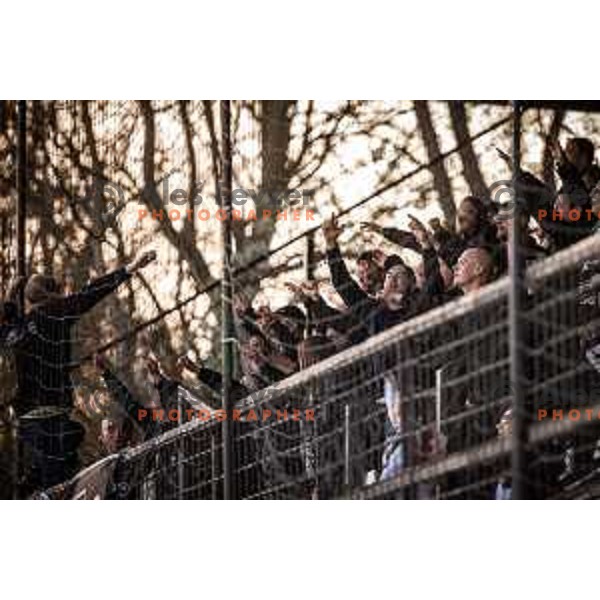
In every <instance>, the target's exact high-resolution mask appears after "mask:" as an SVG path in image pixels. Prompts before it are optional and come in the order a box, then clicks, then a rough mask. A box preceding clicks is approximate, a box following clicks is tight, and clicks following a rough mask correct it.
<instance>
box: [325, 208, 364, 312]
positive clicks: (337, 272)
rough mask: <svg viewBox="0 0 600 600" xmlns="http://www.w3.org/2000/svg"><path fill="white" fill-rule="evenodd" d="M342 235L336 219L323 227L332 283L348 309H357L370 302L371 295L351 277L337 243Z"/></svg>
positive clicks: (333, 218) (332, 219) (332, 218)
mask: <svg viewBox="0 0 600 600" xmlns="http://www.w3.org/2000/svg"><path fill="white" fill-rule="evenodd" d="M340 233H341V229H340V228H339V227H338V224H337V221H336V219H335V217H331V220H330V221H328V222H326V223H325V224H324V225H323V235H324V236H325V244H326V248H327V264H328V265H329V272H330V274H331V281H332V282H333V286H334V287H335V289H336V291H337V293H338V294H339V295H340V297H341V298H342V300H343V301H344V303H345V304H346V306H347V307H348V308H355V307H357V306H360V305H361V304H363V303H365V302H367V301H369V295H368V294H367V293H366V292H365V291H364V290H363V289H361V287H360V286H359V285H358V283H356V281H355V280H354V279H353V278H352V276H351V275H350V272H349V271H348V267H347V266H346V263H345V262H344V259H343V257H342V253H341V252H340V248H339V246H338V243H337V238H338V236H339V234H340Z"/></svg>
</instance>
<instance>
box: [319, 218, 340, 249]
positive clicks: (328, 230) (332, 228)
mask: <svg viewBox="0 0 600 600" xmlns="http://www.w3.org/2000/svg"><path fill="white" fill-rule="evenodd" d="M340 233H342V228H341V227H340V226H339V225H338V222H337V218H336V216H335V215H332V216H331V219H329V221H325V223H323V235H324V236H325V243H326V244H327V247H328V248H331V247H332V246H335V244H336V243H337V239H338V237H339V235H340Z"/></svg>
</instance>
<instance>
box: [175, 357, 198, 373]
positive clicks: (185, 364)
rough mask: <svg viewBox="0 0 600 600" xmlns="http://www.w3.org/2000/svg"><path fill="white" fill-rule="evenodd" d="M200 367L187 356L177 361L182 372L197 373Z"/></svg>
mask: <svg viewBox="0 0 600 600" xmlns="http://www.w3.org/2000/svg"><path fill="white" fill-rule="evenodd" d="M199 368H200V365H198V364H196V363H195V362H194V361H193V360H192V359H191V358H190V357H189V356H187V354H184V355H183V356H181V357H179V359H178V360H177V369H178V370H180V371H185V370H188V371H197V370H198V369H199Z"/></svg>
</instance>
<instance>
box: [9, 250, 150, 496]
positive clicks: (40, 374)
mask: <svg viewBox="0 0 600 600" xmlns="http://www.w3.org/2000/svg"><path fill="white" fill-rule="evenodd" d="M155 258H156V255H155V253H154V252H148V253H145V254H143V255H142V256H140V258H138V259H137V260H136V261H134V262H133V263H132V264H131V265H129V266H128V267H122V268H120V269H118V270H116V271H114V272H112V273H109V274H108V275H104V276H102V277H100V278H98V279H96V280H94V281H92V282H91V283H89V284H88V285H86V286H84V287H83V288H82V289H81V290H80V291H79V292H76V293H72V294H64V293H62V292H61V290H60V288H59V284H58V282H57V281H56V280H55V279H54V278H52V277H49V276H44V275H32V276H31V277H30V278H29V280H28V281H27V284H26V286H25V300H26V304H27V311H26V314H25V317H24V324H25V327H26V328H27V336H26V339H25V341H24V343H23V344H22V345H20V346H19V347H18V348H17V350H16V353H15V354H16V370H17V395H16V400H15V409H16V412H17V415H18V417H19V443H20V446H21V448H22V453H21V454H20V455H21V457H22V460H21V467H22V474H21V476H22V494H23V495H28V494H30V493H31V492H32V491H34V490H36V489H41V488H46V487H50V486H53V485H55V484H57V483H60V482H62V481H65V480H66V479H68V478H69V477H71V476H72V475H73V474H74V473H75V472H76V471H77V468H78V453H77V450H78V447H79V445H80V444H81V442H82V440H83V437H84V434H85V431H84V428H83V426H82V425H81V424H80V423H78V422H76V421H73V420H72V419H71V417H70V413H71V410H72V409H73V382H72V380H71V373H70V371H71V368H72V366H73V365H72V358H71V355H72V343H71V334H72V330H73V327H74V326H75V325H76V324H77V322H78V321H79V319H80V318H81V317H82V316H83V315H85V314H86V313H88V312H89V311H90V310H92V309H93V308H94V307H95V306H96V305H97V304H98V303H99V302H100V301H101V300H103V299H104V298H106V297H107V296H109V295H110V294H111V293H113V292H114V291H116V290H117V289H118V288H119V286H121V285H122V284H123V283H125V282H126V281H128V280H129V279H130V278H131V276H132V275H133V274H134V273H136V272H137V271H139V270H140V269H142V268H143V267H145V266H146V265H148V264H149V263H151V262H152V261H153V260H155Z"/></svg>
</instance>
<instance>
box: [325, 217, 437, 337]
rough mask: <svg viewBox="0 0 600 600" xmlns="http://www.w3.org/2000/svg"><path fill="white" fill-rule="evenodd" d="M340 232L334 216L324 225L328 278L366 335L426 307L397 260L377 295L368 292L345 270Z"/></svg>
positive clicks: (407, 271) (425, 300)
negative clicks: (339, 240)
mask: <svg viewBox="0 0 600 600" xmlns="http://www.w3.org/2000/svg"><path fill="white" fill-rule="evenodd" d="M340 233H341V229H340V228H339V227H338V224H337V222H336V219H335V217H332V219H331V220H330V221H329V222H327V223H326V224H325V225H324V226H323V234H324V236H325V242H326V246H327V263H328V265H329V271H330V273H331V279H332V282H333V285H334V287H335V289H336V291H337V292H338V294H339V295H340V296H341V298H342V300H343V301H344V303H345V304H346V306H347V307H348V308H349V309H350V311H351V312H352V313H353V315H354V317H355V318H356V319H357V320H358V321H359V322H361V324H362V325H363V326H365V327H366V329H367V331H368V332H369V335H374V334H376V333H380V332H381V331H384V330H385V329H388V328H389V327H392V326H394V325H397V324H398V323H401V322H403V321H406V320H408V319H410V318H412V317H414V316H415V315H417V314H419V313H421V312H423V311H425V310H427V308H428V306H429V303H428V296H427V294H424V293H422V292H421V291H420V290H418V289H417V286H416V279H415V275H414V273H413V271H412V270H411V269H410V268H409V267H407V266H406V265H405V264H404V263H403V262H402V261H396V262H395V264H393V266H391V267H390V268H388V269H387V271H386V272H385V278H384V282H383V289H382V290H381V293H380V294H378V295H377V297H373V296H370V295H369V294H367V293H366V292H365V291H364V290H363V289H362V288H361V287H360V286H359V285H358V284H357V283H356V282H355V281H354V280H353V279H352V277H351V275H350V273H349V272H348V268H347V267H346V263H345V262H344V259H343V257H342V254H341V252H340V249H339V246H338V243H337V238H338V236H339V234H340ZM428 266H429V265H428ZM426 277H427V275H426Z"/></svg>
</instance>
